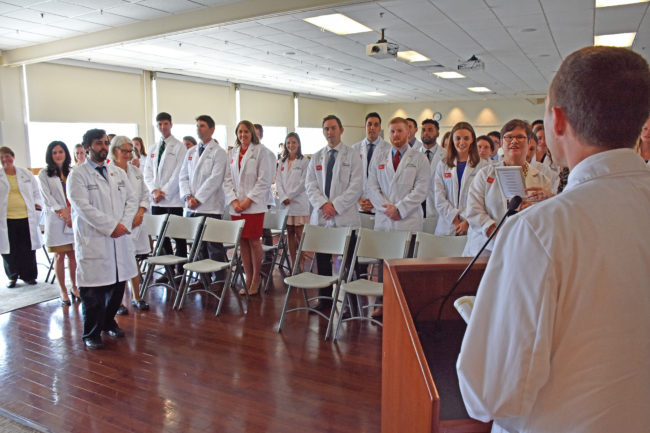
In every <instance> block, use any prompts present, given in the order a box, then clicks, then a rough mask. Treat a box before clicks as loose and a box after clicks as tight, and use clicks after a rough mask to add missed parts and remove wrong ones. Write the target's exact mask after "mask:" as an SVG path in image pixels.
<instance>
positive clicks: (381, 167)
mask: <svg viewBox="0 0 650 433" xmlns="http://www.w3.org/2000/svg"><path fill="white" fill-rule="evenodd" d="M385 167H386V166H385V165H384V164H379V167H377V168H378V169H379V170H383V169H384V168H385Z"/></svg>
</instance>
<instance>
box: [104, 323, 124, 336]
mask: <svg viewBox="0 0 650 433" xmlns="http://www.w3.org/2000/svg"><path fill="white" fill-rule="evenodd" d="M106 333H107V334H108V335H110V336H111V337H113V338H124V335H125V334H124V331H123V330H122V328H120V327H119V326H116V327H115V328H113V329H109V330H108V331H106Z"/></svg>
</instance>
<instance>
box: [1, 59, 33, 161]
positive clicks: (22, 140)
mask: <svg viewBox="0 0 650 433" xmlns="http://www.w3.org/2000/svg"><path fill="white" fill-rule="evenodd" d="M24 112H25V105H24V97H23V87H22V69H21V68H0V145H2V146H9V147H10V148H11V149H12V150H13V151H14V153H15V154H16V160H15V163H16V165H18V166H20V167H28V166H29V165H28V157H27V155H28V153H29V152H27V135H26V130H25V116H24Z"/></svg>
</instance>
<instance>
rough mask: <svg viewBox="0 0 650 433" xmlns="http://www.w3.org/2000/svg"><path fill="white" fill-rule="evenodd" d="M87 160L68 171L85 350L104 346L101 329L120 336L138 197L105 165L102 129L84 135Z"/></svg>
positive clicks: (123, 177) (133, 273) (119, 171)
mask: <svg viewBox="0 0 650 433" xmlns="http://www.w3.org/2000/svg"><path fill="white" fill-rule="evenodd" d="M83 146H84V148H85V150H86V152H87V153H88V158H86V161H85V162H84V163H83V164H82V165H80V166H79V167H77V168H76V169H75V170H73V171H72V172H71V173H70V177H69V178H68V183H67V192H68V199H69V200H70V204H71V205H72V229H73V232H74V243H75V252H76V253H77V283H78V284H79V293H80V295H81V302H82V310H81V311H82V315H83V336H82V338H83V341H84V343H85V345H86V347H88V348H89V349H101V348H103V347H104V343H103V341H102V337H101V333H102V331H104V332H106V333H107V334H108V335H110V336H111V337H113V338H121V337H124V331H123V330H122V329H120V327H119V326H118V325H117V322H116V321H115V314H116V312H117V309H118V308H119V306H120V302H121V300H122V295H123V294H124V285H125V283H126V281H127V280H129V279H131V278H133V277H135V276H136V274H137V273H138V268H137V265H136V262H135V260H133V257H134V255H135V253H134V247H133V242H132V241H131V239H130V238H129V237H128V236H127V235H128V234H129V233H130V230H131V229H132V228H133V223H134V217H135V214H136V212H137V210H138V200H137V199H136V196H135V193H134V192H133V190H132V189H131V186H130V182H129V180H128V178H127V175H126V173H125V172H124V171H123V170H122V169H120V168H119V167H117V166H115V165H106V164H105V162H106V156H107V155H108V147H109V142H108V137H107V136H106V132H105V131H104V130H102V129H91V130H89V131H87V132H86V133H85V134H84V137H83Z"/></svg>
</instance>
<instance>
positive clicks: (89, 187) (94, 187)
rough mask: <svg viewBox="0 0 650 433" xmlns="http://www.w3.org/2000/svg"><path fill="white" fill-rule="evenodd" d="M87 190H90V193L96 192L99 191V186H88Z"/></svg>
mask: <svg viewBox="0 0 650 433" xmlns="http://www.w3.org/2000/svg"><path fill="white" fill-rule="evenodd" d="M86 188H87V189H88V191H94V190H96V189H99V187H98V186H97V185H88V186H86Z"/></svg>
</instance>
